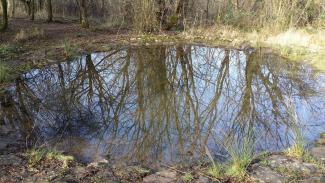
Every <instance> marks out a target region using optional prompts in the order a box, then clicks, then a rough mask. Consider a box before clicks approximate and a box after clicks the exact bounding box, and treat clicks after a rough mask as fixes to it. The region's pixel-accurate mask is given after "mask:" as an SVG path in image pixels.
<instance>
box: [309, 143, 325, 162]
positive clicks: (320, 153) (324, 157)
mask: <svg viewBox="0 0 325 183" xmlns="http://www.w3.org/2000/svg"><path fill="white" fill-rule="evenodd" d="M310 153H311V154H312V155H313V156H314V157H315V158H316V159H318V160H320V161H322V162H325V146H322V147H314V148H312V149H311V151H310Z"/></svg>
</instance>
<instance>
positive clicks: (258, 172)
mask: <svg viewBox="0 0 325 183" xmlns="http://www.w3.org/2000/svg"><path fill="white" fill-rule="evenodd" d="M252 169H253V171H252V172H251V173H250V176H251V177H252V179H254V180H255V181H256V182H261V183H283V182H286V181H287V178H286V177H283V176H281V175H280V174H278V173H276V172H274V171H273V170H272V169H271V168H269V167H264V166H259V165H253V167H252Z"/></svg>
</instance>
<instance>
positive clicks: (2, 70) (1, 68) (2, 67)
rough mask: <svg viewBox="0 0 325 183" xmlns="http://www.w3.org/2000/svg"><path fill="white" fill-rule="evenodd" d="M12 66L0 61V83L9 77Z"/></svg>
mask: <svg viewBox="0 0 325 183" xmlns="http://www.w3.org/2000/svg"><path fill="white" fill-rule="evenodd" d="M9 72H10V68H9V66H8V65H7V64H5V63H2V62H0V83H2V82H5V81H7V80H8V79H9V76H10V74H9Z"/></svg>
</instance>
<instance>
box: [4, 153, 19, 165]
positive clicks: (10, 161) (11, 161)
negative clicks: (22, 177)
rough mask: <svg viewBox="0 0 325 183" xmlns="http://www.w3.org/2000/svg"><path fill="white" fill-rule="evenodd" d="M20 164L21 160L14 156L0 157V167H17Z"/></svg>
mask: <svg viewBox="0 0 325 183" xmlns="http://www.w3.org/2000/svg"><path fill="white" fill-rule="evenodd" d="M21 163H22V159H21V158H19V157H18V156H15V155H11V154H9V155H0V166H8V165H13V166H18V165H20V164H21Z"/></svg>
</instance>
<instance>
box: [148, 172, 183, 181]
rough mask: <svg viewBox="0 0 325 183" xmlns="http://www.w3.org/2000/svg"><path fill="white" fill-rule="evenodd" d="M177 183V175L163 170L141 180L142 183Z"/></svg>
mask: <svg viewBox="0 0 325 183" xmlns="http://www.w3.org/2000/svg"><path fill="white" fill-rule="evenodd" d="M176 181H177V173H176V172H175V171H172V170H164V171H160V172H157V173H155V174H152V175H149V176H146V177H144V178H143V182H144V183H169V182H170V183H171V182H176Z"/></svg>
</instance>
